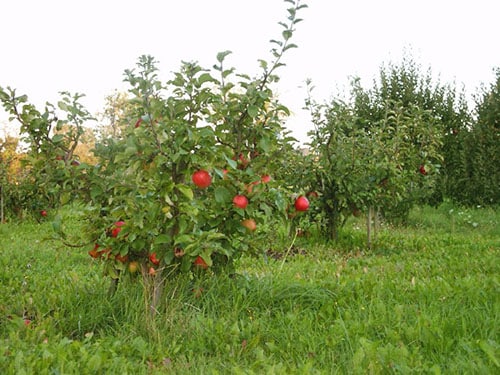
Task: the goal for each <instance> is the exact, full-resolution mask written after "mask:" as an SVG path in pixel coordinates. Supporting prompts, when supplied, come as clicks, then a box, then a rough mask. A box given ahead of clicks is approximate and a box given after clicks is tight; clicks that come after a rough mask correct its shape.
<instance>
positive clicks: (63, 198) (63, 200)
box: [59, 192, 71, 206]
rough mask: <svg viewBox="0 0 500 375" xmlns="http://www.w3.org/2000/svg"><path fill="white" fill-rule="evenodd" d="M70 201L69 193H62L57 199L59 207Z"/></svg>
mask: <svg viewBox="0 0 500 375" xmlns="http://www.w3.org/2000/svg"><path fill="white" fill-rule="evenodd" d="M70 200H71V193H69V192H64V193H62V194H61V197H60V198H59V201H60V202H61V205H63V206H64V205H65V204H66V203H68V202H69V201H70Z"/></svg>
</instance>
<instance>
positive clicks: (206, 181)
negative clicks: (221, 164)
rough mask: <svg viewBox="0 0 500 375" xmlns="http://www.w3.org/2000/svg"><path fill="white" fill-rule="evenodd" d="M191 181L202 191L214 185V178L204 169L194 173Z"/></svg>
mask: <svg viewBox="0 0 500 375" xmlns="http://www.w3.org/2000/svg"><path fill="white" fill-rule="evenodd" d="M191 179H192V180H193V183H194V184H195V185H196V186H198V187H199V188H200V189H205V188H207V187H209V186H210V184H211V183H212V177H211V176H210V174H209V173H208V172H207V171H205V170H204V169H200V170H199V171H196V172H194V173H193V175H192V176H191Z"/></svg>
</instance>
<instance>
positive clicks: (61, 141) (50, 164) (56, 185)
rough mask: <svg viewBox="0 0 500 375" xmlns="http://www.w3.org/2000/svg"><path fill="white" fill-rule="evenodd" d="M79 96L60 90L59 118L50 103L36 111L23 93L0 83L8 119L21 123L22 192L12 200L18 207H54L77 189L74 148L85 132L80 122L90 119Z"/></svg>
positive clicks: (78, 179) (76, 163) (82, 123)
mask: <svg viewBox="0 0 500 375" xmlns="http://www.w3.org/2000/svg"><path fill="white" fill-rule="evenodd" d="M81 97H82V95H80V94H75V95H70V94H69V93H67V92H63V93H62V98H61V100H60V101H59V103H58V108H59V110H60V112H61V113H62V115H63V117H64V119H59V118H58V114H56V108H55V106H53V105H52V104H50V103H47V104H46V107H45V109H44V111H43V112H40V111H39V110H37V109H36V108H35V106H33V105H32V104H29V103H28V98H27V96H26V95H20V96H18V95H17V94H16V91H15V90H13V89H11V88H7V89H3V88H1V87H0V100H1V102H2V104H3V106H4V108H5V109H6V111H7V112H8V113H10V114H11V119H10V120H11V121H13V120H17V121H18V122H19V123H20V124H21V128H20V132H21V141H22V142H23V143H24V144H25V145H26V150H25V156H24V157H23V159H22V161H21V162H22V167H23V173H24V178H23V179H22V180H19V181H17V183H18V185H17V190H18V191H22V192H23V194H21V195H20V196H19V198H20V200H18V201H17V202H16V204H17V205H18V207H19V208H20V209H23V210H29V211H31V212H39V211H40V210H42V209H44V210H45V209H47V208H49V207H56V206H58V205H59V204H64V203H66V202H68V201H69V200H70V199H71V197H72V195H73V193H74V192H75V191H78V186H79V185H80V184H81V183H82V179H81V176H80V170H79V169H77V168H75V167H76V166H77V165H78V164H79V161H78V158H77V157H76V155H75V150H76V149H77V147H78V145H79V142H80V139H81V137H82V135H83V134H84V132H85V128H84V123H85V122H87V121H88V120H91V119H92V117H91V116H90V114H89V113H88V112H87V111H86V110H85V109H84V108H83V107H82V106H81V104H80V103H79V100H80V99H81Z"/></svg>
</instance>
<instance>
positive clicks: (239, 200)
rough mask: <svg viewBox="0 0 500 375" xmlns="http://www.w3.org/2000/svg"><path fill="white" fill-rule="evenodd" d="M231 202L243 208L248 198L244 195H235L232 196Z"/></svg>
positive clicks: (246, 204)
mask: <svg viewBox="0 0 500 375" xmlns="http://www.w3.org/2000/svg"><path fill="white" fill-rule="evenodd" d="M233 204H234V205H235V206H236V207H238V208H241V209H242V210H244V209H245V208H246V207H247V206H248V199H247V197H245V196H244V195H235V196H234V198H233Z"/></svg>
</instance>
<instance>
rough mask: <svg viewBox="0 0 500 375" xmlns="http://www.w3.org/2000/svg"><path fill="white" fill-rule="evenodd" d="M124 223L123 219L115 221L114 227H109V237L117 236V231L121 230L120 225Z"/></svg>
mask: <svg viewBox="0 0 500 375" xmlns="http://www.w3.org/2000/svg"><path fill="white" fill-rule="evenodd" d="M124 225H125V222H124V221H117V222H116V223H115V225H114V228H113V229H111V237H115V238H116V237H118V233H120V232H121V230H122V227H123V226H124Z"/></svg>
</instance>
